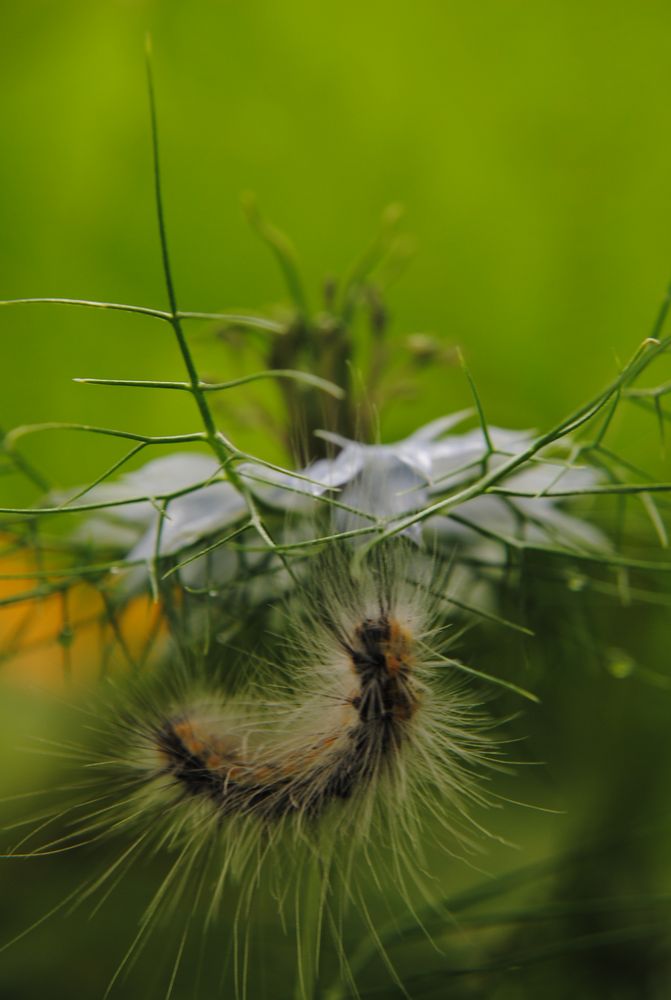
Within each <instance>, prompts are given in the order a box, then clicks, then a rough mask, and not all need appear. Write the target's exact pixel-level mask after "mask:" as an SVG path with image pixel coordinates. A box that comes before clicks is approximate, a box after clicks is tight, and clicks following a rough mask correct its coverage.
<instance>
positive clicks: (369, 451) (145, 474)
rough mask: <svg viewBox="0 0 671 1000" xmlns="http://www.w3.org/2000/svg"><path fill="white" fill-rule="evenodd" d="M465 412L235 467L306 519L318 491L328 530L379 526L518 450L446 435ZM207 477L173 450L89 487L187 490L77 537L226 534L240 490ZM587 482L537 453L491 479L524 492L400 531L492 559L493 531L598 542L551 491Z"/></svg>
mask: <svg viewBox="0 0 671 1000" xmlns="http://www.w3.org/2000/svg"><path fill="white" fill-rule="evenodd" d="M470 412H471V411H461V412H459V413H455V414H451V415H449V416H445V417H441V418H440V419H438V420H435V421H433V422H432V423H429V424H427V425H426V426H424V427H421V428H419V429H418V430H417V431H415V432H414V433H413V434H411V435H410V436H409V437H407V438H404V439H403V440H402V441H398V442H396V443H394V444H375V445H366V444H361V443H359V442H357V441H350V440H347V439H346V438H342V437H340V436H339V435H335V434H330V433H326V432H322V433H321V436H322V437H323V438H324V439H326V440H327V441H330V442H332V443H333V444H335V445H337V446H339V447H340V451H339V453H338V454H337V455H336V456H335V458H323V459H319V460H318V461H316V462H313V463H312V464H310V465H309V466H307V467H306V468H304V469H300V470H296V471H294V472H291V471H288V470H282V469H277V468H270V467H268V466H266V465H263V464H261V463H256V462H245V463H242V464H240V465H238V466H237V472H238V474H239V475H240V476H241V477H242V478H243V479H244V480H245V482H246V483H247V485H248V487H249V490H250V492H251V493H252V494H253V495H254V496H255V497H256V499H257V500H259V501H260V502H261V503H262V504H263V505H266V506H268V507H271V508H275V509H277V510H278V511H283V512H298V513H302V514H308V515H312V514H315V513H316V512H317V508H318V506H319V504H320V498H323V499H329V500H332V501H334V504H333V510H332V522H333V529H334V531H335V532H343V531H352V530H355V531H356V529H361V528H364V529H365V528H366V527H370V526H373V527H375V526H385V527H388V526H389V525H393V524H394V522H395V521H396V520H397V519H399V518H402V517H404V516H405V515H407V514H409V513H411V512H413V511H417V510H421V509H422V508H424V507H426V506H427V505H428V504H430V503H432V502H434V501H435V499H436V498H437V497H438V496H439V495H444V494H449V493H450V492H453V491H454V490H455V489H456V488H457V487H459V486H460V485H462V484H464V483H466V482H468V481H472V480H474V479H476V478H477V477H478V475H480V474H481V473H482V472H483V471H485V469H493V468H496V467H497V465H500V464H501V463H502V462H504V461H506V460H507V458H508V457H509V456H510V455H515V454H520V453H521V452H522V451H523V450H524V449H525V448H526V447H527V446H528V444H529V442H530V440H531V435H530V434H529V432H527V431H513V430H506V429H503V428H498V427H491V428H489V431H488V433H489V439H490V441H491V444H492V445H493V448H494V453H493V454H490V450H489V447H488V444H487V441H486V439H485V435H484V434H483V432H482V430H481V429H480V428H476V429H474V430H470V431H467V432H465V433H462V434H454V433H452V434H448V433H447V432H448V431H451V430H452V428H453V427H455V426H456V425H457V424H458V423H460V422H462V421H463V420H464V419H465V418H466V417H467V416H469V415H470ZM218 476H222V472H221V466H220V465H219V463H218V462H217V460H216V459H215V458H213V457H212V458H211V457H209V456H205V455H196V454H192V453H177V454H173V455H169V456H167V457H165V458H159V459H155V460H154V461H152V462H149V463H148V464H147V465H145V466H143V467H142V468H140V469H138V470H137V471H135V472H132V473H130V474H128V475H126V476H123V477H122V478H121V479H120V480H119V481H118V482H116V483H112V484H103V485H101V486H97V487H95V488H93V489H92V490H90V491H89V493H88V494H87V501H94V502H97V501H118V500H129V499H132V498H133V497H138V498H155V497H161V496H165V495H166V494H168V493H174V492H178V491H181V490H186V491H188V492H185V493H184V494H183V495H181V496H179V497H176V498H175V499H172V500H170V501H169V502H168V503H167V505H166V506H165V508H164V513H163V515H162V514H161V508H160V506H159V504H158V503H156V502H154V503H152V502H151V499H145V500H141V501H139V502H137V503H132V504H128V505H125V506H116V507H112V508H109V509H105V510H102V511H101V512H100V513H99V514H97V515H96V516H95V517H94V518H91V519H90V520H89V521H87V522H86V524H85V525H84V527H83V529H80V535H83V536H84V537H86V539H88V540H89V541H91V542H92V543H98V544H100V543H107V544H117V545H119V546H120V547H123V548H125V549H126V551H127V553H128V559H130V560H141V559H147V560H150V559H152V558H153V557H154V555H155V554H157V553H158V554H159V555H161V556H165V555H172V554H175V553H177V552H180V551H182V550H184V549H187V548H189V547H191V546H193V545H195V544H196V543H198V542H199V541H201V540H203V539H205V538H209V537H212V536H216V535H217V534H222V533H224V532H225V531H227V530H230V529H231V527H232V526H234V525H235V524H237V523H239V522H240V521H242V520H243V519H244V518H245V517H246V516H248V514H249V510H248V505H247V502H246V500H245V498H244V497H243V496H242V495H241V494H240V493H239V492H238V490H237V489H236V488H235V487H234V486H233V485H232V484H231V483H229V482H225V481H222V480H221V479H219V480H218V481H210V480H216V477H218ZM597 478H598V474H597V473H596V471H595V470H593V469H591V468H568V467H566V466H564V465H562V464H561V463H559V462H553V461H551V460H542V461H537V462H535V463H534V464H533V465H525V466H524V467H523V468H522V469H521V470H520V471H517V472H514V473H513V474H511V475H510V476H508V477H507V478H505V479H504V480H502V481H501V482H499V484H498V485H499V486H505V487H506V488H508V489H510V490H514V491H519V492H523V493H528V494H529V496H528V497H526V496H525V497H511V496H505V497H504V496H501V495H494V494H487V495H481V496H478V497H476V498H474V499H471V500H467V501H465V502H463V503H461V504H458V505H457V506H456V507H453V508H450V510H449V511H448V513H447V514H445V515H443V514H441V513H438V514H436V515H434V516H433V517H431V518H429V519H427V520H426V521H425V522H422V524H423V526H420V524H416V525H414V526H412V527H411V528H409V529H407V530H406V534H408V535H409V536H410V537H411V538H412V539H413V540H415V541H416V542H419V541H420V540H421V537H422V533H430V535H431V536H432V537H434V538H438V539H443V540H446V541H447V542H450V543H452V544H457V545H458V546H468V547H469V549H471V550H472V551H476V552H478V554H482V553H485V552H486V555H487V558H488V559H491V557H492V544H494V545H495V547H496V549H497V551H498V556H499V558H500V557H501V546H500V544H497V542H496V540H495V538H494V536H497V537H500V538H502V539H505V538H511V537H515V538H517V539H523V540H526V541H530V542H546V543H548V542H549V543H552V544H554V545H562V547H570V546H572V545H573V546H578V547H580V548H584V547H585V546H587V547H589V548H601V549H603V548H604V547H606V546H607V542H606V539H605V538H604V536H603V535H602V533H601V532H600V531H599V530H598V529H596V528H595V527H594V526H593V525H590V524H588V523H586V522H585V521H583V520H579V519H577V518H575V517H572V516H570V515H568V514H566V513H565V512H563V511H561V510H560V509H558V507H557V502H558V501H557V499H555V498H554V497H553V495H552V494H553V492H556V491H562V492H563V491H567V490H568V491H571V490H580V489H581V488H586V487H589V486H590V485H592V484H593V483H594V482H595V481H596V480H597ZM535 494H542V495H535ZM453 515H454V517H453ZM161 522H162V523H161ZM159 526H160V538H159ZM364 537H365V535H364ZM471 554H472V553H471Z"/></svg>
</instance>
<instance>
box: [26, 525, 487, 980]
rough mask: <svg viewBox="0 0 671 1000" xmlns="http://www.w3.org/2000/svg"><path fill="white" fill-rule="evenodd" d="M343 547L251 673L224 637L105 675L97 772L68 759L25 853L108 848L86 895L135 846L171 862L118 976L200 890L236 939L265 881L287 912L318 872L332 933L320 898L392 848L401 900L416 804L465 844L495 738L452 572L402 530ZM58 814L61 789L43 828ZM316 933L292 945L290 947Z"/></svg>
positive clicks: (411, 859) (129, 857)
mask: <svg viewBox="0 0 671 1000" xmlns="http://www.w3.org/2000/svg"><path fill="white" fill-rule="evenodd" d="M351 556H352V550H351V549H349V550H346V549H337V548H336V547H332V548H331V551H330V552H328V553H327V554H325V555H322V556H319V557H317V558H316V560H315V562H314V566H313V567H312V569H311V570H310V572H309V575H308V576H307V577H306V578H305V579H304V580H303V581H302V583H301V584H300V586H299V588H298V590H297V592H296V593H295V594H294V595H293V596H292V598H291V605H290V608H289V611H288V612H287V614H288V618H289V621H288V623H286V624H285V628H284V630H283V636H282V639H281V640H275V641H274V643H273V641H272V637H270V640H269V649H273V650H274V653H275V661H274V662H273V663H272V665H271V664H270V663H268V662H265V663H264V662H263V661H262V657H261V655H260V653H259V654H258V655H257V657H256V659H257V663H256V664H255V672H256V676H255V677H254V679H253V680H252V681H251V682H250V681H249V680H248V679H246V678H245V677H244V676H243V677H242V678H239V677H238V674H241V673H245V672H248V669H249V656H248V655H247V656H245V657H244V658H241V657H239V656H238V657H237V658H236V657H235V654H234V652H233V651H232V650H230V649H229V650H226V651H225V652H224V654H223V656H222V666H221V671H220V676H219V678H218V679H216V680H214V681H213V679H212V677H211V676H210V675H205V674H204V673H203V671H202V670H199V668H198V665H197V664H196V665H191V666H184V665H182V666H180V665H179V664H177V663H172V664H168V665H166V666H165V667H164V669H163V670H162V671H155V672H154V673H153V674H152V672H148V673H147V675H146V676H145V677H141V678H139V679H138V680H137V681H136V682H133V683H131V685H130V691H128V685H127V684H126V683H125V682H123V681H117V682H110V683H114V684H115V686H116V689H117V696H116V697H114V696H112V697H110V691H109V690H108V691H107V696H106V698H105V704H104V705H103V707H102V709H100V710H98V711H97V712H96V715H97V717H98V718H97V724H96V728H97V730H98V734H97V736H96V737H95V738H94V746H93V747H91V746H88V747H86V748H82V749H81V750H80V751H79V755H78V756H79V757H80V758H83V759H84V761H85V763H86V764H88V765H89V767H90V768H92V770H89V771H88V775H89V779H88V782H87V792H88V797H87V796H85V795H82V792H81V789H82V787H83V784H82V771H81V769H79V771H78V775H77V782H78V792H77V794H78V796H79V799H78V801H77V802H76V804H75V805H74V807H73V810H72V815H71V819H70V820H69V821H68V830H67V832H65V833H64V835H63V836H61V837H58V838H55V839H53V840H50V841H49V843H47V844H45V845H43V847H38V848H37V849H36V850H35V853H36V854H38V855H39V854H41V853H43V851H47V852H50V851H53V850H60V849H61V848H69V847H71V846H77V845H78V844H80V843H90V842H91V841H92V840H93V841H98V840H100V841H103V842H105V841H111V842H112V843H113V844H116V845H117V846H115V847H114V850H115V852H116V851H118V852H119V853H118V856H117V858H116V860H113V861H112V862H111V863H110V864H108V866H107V867H106V868H105V869H104V870H103V871H102V872H101V873H98V874H96V876H95V877H94V878H92V879H91V880H90V881H89V882H87V883H85V884H84V885H82V886H81V888H80V890H79V892H78V898H79V899H80V900H82V901H83V900H86V899H88V898H90V897H91V896H93V895H94V894H102V895H103V897H104V898H106V896H107V894H108V892H111V891H112V888H114V887H115V886H116V884H117V882H118V881H119V880H120V879H121V877H122V875H123V873H124V871H126V870H127V869H129V868H130V867H131V865H134V866H135V868H136V869H137V867H138V862H139V860H140V858H144V859H146V860H150V859H152V858H154V856H156V855H160V856H161V858H163V860H164V862H165V864H167V865H168V868H167V872H166V874H165V877H164V878H163V880H162V881H161V882H160V883H159V885H158V887H157V888H156V890H155V892H154V894H153V896H152V897H151V898H150V899H149V901H148V903H147V906H146V910H145V913H144V915H143V916H142V918H141V920H140V928H139V931H138V934H137V936H136V938H135V939H134V941H133V942H132V944H131V946H130V948H129V951H128V953H127V955H126V957H125V958H124V959H123V961H122V962H121V965H120V966H119V968H118V969H117V972H116V974H115V977H114V978H115V979H116V978H117V976H119V975H120V972H121V969H123V968H124V967H125V965H126V964H127V962H129V961H130V960H131V958H132V957H133V955H134V954H135V952H137V951H139V950H140V948H141V947H142V946H143V945H144V943H145V939H146V938H147V937H148V936H149V934H150V932H151V929H152V928H153V927H155V926H157V924H158V923H160V922H161V920H162V919H165V920H170V919H171V918H174V917H176V916H177V915H179V918H178V922H179V921H181V922H182V923H183V924H185V925H187V926H188V925H189V924H190V922H191V920H192V917H193V918H194V919H196V912H197V911H198V910H199V907H200V908H201V909H202V906H203V905H204V906H205V910H206V915H205V921H204V923H205V925H207V926H209V927H210V928H216V927H217V926H220V923H221V921H222V920H225V919H226V917H225V913H226V912H227V913H228V914H229V919H230V914H231V911H233V912H234V914H235V916H234V925H235V927H236V928H238V929H239V933H241V934H243V935H247V934H248V933H249V926H250V918H249V913H250V910H251V908H252V905H253V901H254V898H255V896H256V894H257V889H258V888H259V886H260V885H261V884H262V883H264V884H266V885H268V886H269V887H270V890H271V898H274V899H275V900H276V902H277V906H278V908H279V909H282V908H283V906H284V903H285V901H286V899H287V897H290V898H293V894H294V892H296V893H302V892H303V888H301V887H304V886H305V884H306V883H307V882H308V881H309V872H310V871H312V872H314V871H315V870H318V873H319V884H320V888H319V891H318V902H317V910H318V911H319V912H320V913H321V912H322V911H324V912H326V911H327V910H328V912H329V913H330V914H331V917H330V925H331V927H332V930H333V933H334V934H335V935H336V937H337V935H338V933H339V932H338V931H337V929H336V928H337V926H338V923H339V919H340V918H337V917H336V918H334V917H333V916H332V912H333V909H334V907H335V910H337V909H338V907H340V906H342V905H344V904H343V899H344V898H350V897H352V896H354V897H356V898H357V899H358V898H359V894H360V893H363V888H362V881H361V879H357V880H354V882H353V879H352V875H351V872H352V869H353V867H355V866H356V865H357V864H359V863H363V862H362V859H365V866H366V867H367V868H368V867H370V868H372V869H373V870H374V869H375V867H376V866H377V865H380V866H381V867H382V868H384V867H385V866H386V865H387V864H389V863H391V864H392V866H393V870H394V872H395V878H394V881H395V883H396V888H397V889H398V891H400V892H401V894H402V895H403V896H404V898H405V899H406V900H409V898H410V895H411V891H410V889H409V888H408V886H407V885H406V884H405V879H406V878H408V875H409V876H410V882H411V883H412V882H413V879H416V878H417V871H418V867H419V866H418V862H419V860H420V858H421V856H422V851H423V847H422V843H423V839H424V838H423V836H422V833H423V828H424V827H425V825H426V822H427V819H428V825H429V826H430V827H432V830H433V836H434V838H435V839H436V840H437V841H439V842H440V845H441V849H444V848H445V847H446V849H448V850H450V848H449V846H446V845H447V840H446V836H445V835H446V833H447V832H448V831H449V833H450V834H451V835H452V840H453V841H454V837H455V836H456V837H457V838H460V839H461V841H462V842H467V841H469V840H470V836H469V833H472V832H474V831H475V830H476V827H477V826H478V824H477V823H475V824H474V825H473V826H471V825H470V820H469V815H468V813H469V805H473V804H479V805H484V804H486V801H487V796H486V795H485V793H484V792H483V790H482V789H481V787H480V784H479V782H478V779H477V772H478V771H479V769H480V768H481V766H482V765H491V764H493V763H495V759H496V756H497V748H496V744H495V743H494V742H493V741H492V739H491V737H490V735H489V733H488V729H489V728H490V726H491V722H490V720H488V719H487V717H486V716H485V715H484V713H482V712H481V710H480V709H479V707H478V705H477V700H476V698H475V696H474V694H473V692H472V691H470V692H469V691H468V690H467V689H466V687H465V684H464V681H463V678H461V677H460V676H459V671H458V669H457V665H456V664H455V663H454V661H451V660H449V659H448V658H447V657H446V656H445V651H446V650H447V647H448V646H449V643H450V641H451V639H450V638H449V636H450V629H449V623H448V622H446V620H445V618H446V609H445V605H444V595H443V590H444V584H445V582H446V577H447V574H446V572H444V571H443V570H442V568H440V566H436V564H435V563H434V561H433V560H432V559H430V558H429V557H427V556H426V555H424V554H422V553H421V551H420V550H419V549H417V547H416V546H414V545H413V544H412V543H410V542H408V541H407V540H396V541H395V542H394V543H393V544H391V545H387V546H386V547H380V548H379V549H375V550H373V553H372V554H371V555H370V556H369V557H367V558H366V559H364V560H363V561H362V562H361V563H360V565H359V567H358V570H357V571H356V572H354V571H353V570H351V569H350V559H351ZM267 651H269V650H267ZM449 675H451V676H449ZM96 745H97V748H96ZM85 774H86V772H84V775H85ZM62 814H63V808H62V802H61V803H60V808H59V811H58V816H57V817H55V818H56V820H57V824H58V822H60V817H62ZM120 839H121V840H122V846H121V848H120V849H119V847H118V843H119V840H120ZM22 850H23V851H25V850H26V848H25V846H24V847H23V848H22ZM383 858H386V859H387V860H386V861H384V860H382V859H383ZM143 863H144V862H143ZM413 884H414V883H413ZM236 886H237V887H236ZM337 897H339V898H340V902H339V903H336V902H335V900H336V898H337ZM296 905H298V904H296ZM301 905H302V904H301ZM361 906H362V907H363V903H361ZM215 917H216V919H215ZM315 919H317V918H315ZM318 919H319V921H321V917H319V918H318ZM296 920H297V921H298V917H297V918H296ZM185 933H186V930H185ZM240 947H241V948H242V951H243V952H244V951H245V949H246V946H244V947H243V946H242V945H241V946H240ZM314 947H315V944H314V942H312V943H310V944H307V945H306V944H303V943H299V948H300V949H302V951H303V953H302V954H301V955H299V962H302V961H304V958H305V954H307V949H310V948H312V949H314ZM339 947H340V945H339ZM180 956H181V951H178V953H177V958H176V959H175V962H176V966H175V974H176V967H177V965H178V964H179V962H180V961H181V957H180ZM343 961H346V960H345V959H344V958H343ZM241 975H242V974H241ZM244 978H245V976H244V975H242V979H244ZM239 979H240V977H239ZM237 987H238V990H239V991H240V992H241V993H243V994H244V993H245V992H248V991H247V989H246V987H245V986H244V984H243V983H242V982H241V981H238V983H237ZM306 995H307V994H306Z"/></svg>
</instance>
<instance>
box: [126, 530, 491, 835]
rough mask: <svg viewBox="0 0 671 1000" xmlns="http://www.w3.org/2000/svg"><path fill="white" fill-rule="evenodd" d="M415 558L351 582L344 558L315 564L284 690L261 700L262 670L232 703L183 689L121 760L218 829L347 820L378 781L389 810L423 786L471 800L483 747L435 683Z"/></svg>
mask: <svg viewBox="0 0 671 1000" xmlns="http://www.w3.org/2000/svg"><path fill="white" fill-rule="evenodd" d="M424 558H425V557H422V556H421V555H420V553H419V552H418V551H417V550H415V549H414V547H412V546H411V545H409V544H408V543H397V544H396V546H395V547H393V549H391V550H390V549H388V550H387V551H386V552H385V553H384V554H383V555H382V556H377V557H375V558H374V559H372V560H371V561H369V562H368V563H367V564H365V565H364V566H363V567H362V569H361V570H360V572H359V574H358V575H357V576H353V575H352V574H351V573H349V571H348V570H347V568H346V563H345V562H344V556H341V557H339V558H337V559H335V560H334V559H333V558H326V559H323V560H322V561H321V563H320V564H319V566H318V567H317V568H316V570H315V572H314V573H313V576H312V578H311V580H310V581H309V582H308V583H307V584H306V585H305V587H304V588H303V590H302V593H301V594H300V595H299V598H298V602H302V601H304V599H305V598H308V599H310V598H311V599H312V602H313V603H312V608H310V609H308V610H307V612H306V610H305V606H303V612H302V614H301V615H300V616H299V618H298V619H297V620H296V621H294V622H293V624H292V626H291V629H290V633H291V634H290V637H289V638H288V640H287V641H286V644H285V649H284V656H285V658H286V657H287V656H289V657H291V660H292V662H290V663H288V664H287V667H288V670H289V675H290V686H289V691H290V693H289V694H288V695H286V694H285V695H282V694H281V692H279V691H278V696H277V698H276V700H275V701H273V702H272V704H270V699H269V693H270V692H272V691H273V688H275V687H278V684H277V678H273V677H272V676H271V675H270V673H269V671H268V670H267V668H266V670H265V671H261V676H260V677H259V678H257V680H256V682H255V685H254V689H253V691H251V692H248V693H246V694H245V695H244V696H242V697H241V696H240V695H230V694H222V693H218V694H217V693H216V691H215V692H214V693H212V692H210V693H206V694H205V695H203V694H199V695H195V696H194V694H193V692H191V693H190V692H189V684H188V683H187V684H186V685H184V691H183V694H182V695H181V698H179V697H177V698H174V699H173V702H172V704H169V705H168V706H167V707H166V708H165V709H162V710H161V711H159V712H158V713H155V714H154V717H153V718H152V719H151V721H149V722H147V721H146V720H144V721H143V720H142V719H141V718H138V719H137V720H136V721H135V722H134V723H131V725H132V726H134V727H135V729H136V735H137V738H138V740H139V744H140V745H141V747H142V750H141V752H139V753H137V754H136V756H135V759H134V760H133V759H132V758H131V761H130V762H132V764H133V766H134V767H135V768H136V769H140V770H141V771H143V770H144V772H145V776H146V780H147V781H148V782H149V784H150V785H151V786H153V787H154V789H155V790H156V789H160V798H161V799H164V800H165V801H166V802H171V804H172V805H173V806H174V807H175V808H180V807H181V806H183V805H184V803H185V802H186V803H187V804H188V802H189V800H193V799H194V798H195V799H197V800H198V801H199V802H200V803H201V804H203V805H205V804H207V805H208V806H209V807H210V808H211V809H212V811H213V814H214V815H216V817H217V818H218V819H219V820H221V819H223V818H224V817H227V816H240V817H246V818H250V819H257V820H260V821H262V822H265V823H269V822H271V823H272V822H282V821H286V820H290V819H292V818H296V817H298V819H299V820H303V819H309V820H318V819H319V818H320V817H322V815H323V814H324V813H325V812H327V811H329V810H330V809H334V808H335V807H337V804H338V803H341V810H340V812H341V813H343V814H344V815H343V816H342V817H340V819H347V818H348V817H347V809H343V807H342V804H343V803H345V802H349V801H350V800H351V803H352V805H353V806H354V808H355V811H356V806H357V804H359V803H361V802H362V801H363V800H364V799H365V798H366V795H367V793H369V792H373V793H374V792H375V789H376V786H377V785H379V784H380V783H386V784H387V785H389V786H390V789H393V791H392V795H393V799H394V802H395V804H396V806H398V805H399V804H402V801H403V796H404V795H405V794H408V795H410V793H411V789H412V786H413V785H420V786H421V784H422V783H423V782H426V781H438V782H439V783H440V784H442V785H443V786H445V785H447V786H449V788H450V791H451V793H452V794H453V795H454V796H458V797H461V796H462V795H463V794H464V792H465V793H466V796H467V797H468V795H469V794H472V795H476V796H477V793H476V792H475V791H474V786H473V777H472V775H471V774H470V771H471V769H472V766H473V765H475V764H477V763H479V762H481V761H482V759H483V758H484V757H486V756H487V755H488V753H489V752H490V751H491V746H490V745H489V743H488V742H487V739H486V738H485V737H483V734H482V732H481V720H480V719H479V717H478V713H477V712H476V711H475V709H473V708H472V706H471V705H470V704H469V698H468V697H467V696H466V694H465V693H464V691H463V690H462V686H461V685H460V684H458V683H455V682H454V681H453V682H452V683H451V684H448V685H445V684H444V683H443V684H438V685H437V684H436V680H437V678H436V673H440V670H441V667H442V668H443V670H444V669H445V663H444V662H442V663H441V660H443V659H444V657H443V654H442V652H441V647H443V648H444V647H445V645H446V639H445V637H442V636H441V633H440V629H439V628H437V622H436V614H437V611H438V609H437V607H436V598H435V597H432V596H431V591H430V588H429V586H428V583H427V582H422V581H421V573H420V578H417V577H415V578H413V573H412V568H413V566H415V567H416V565H417V563H418V562H421V561H422V559H424ZM318 577H321V578H322V579H321V583H320V584H319V585H317V584H316V581H317V578H318ZM295 603H297V602H295ZM448 662H449V661H448ZM453 672H454V671H453ZM467 720H468V721H467ZM468 723H472V724H471V725H469V724H468ZM415 772H417V773H415Z"/></svg>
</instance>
